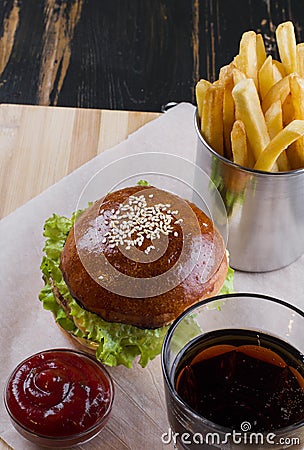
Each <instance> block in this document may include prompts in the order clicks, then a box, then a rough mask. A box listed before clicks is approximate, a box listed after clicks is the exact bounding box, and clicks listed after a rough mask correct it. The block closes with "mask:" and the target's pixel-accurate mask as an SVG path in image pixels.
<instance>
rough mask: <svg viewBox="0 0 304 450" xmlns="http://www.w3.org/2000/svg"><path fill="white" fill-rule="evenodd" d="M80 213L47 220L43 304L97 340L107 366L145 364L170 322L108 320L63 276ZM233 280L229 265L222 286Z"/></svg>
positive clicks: (70, 328) (65, 326)
mask: <svg viewBox="0 0 304 450" xmlns="http://www.w3.org/2000/svg"><path fill="white" fill-rule="evenodd" d="M81 213H82V211H77V212H76V213H74V214H73V215H72V217H71V218H70V219H68V218H66V217H62V216H59V215H57V214H53V216H52V217H50V218H49V219H47V220H46V222H45V225H44V233H43V234H44V236H45V238H46V242H45V246H44V248H43V250H44V253H45V255H44V256H43V259H42V262H41V266H40V268H41V271H42V274H43V279H44V282H45V286H44V287H43V288H42V290H41V291H40V293H39V299H40V300H41V302H42V304H43V307H44V308H45V309H47V310H49V311H51V312H52V313H53V314H54V317H55V320H56V322H57V323H58V324H59V325H60V326H61V327H62V328H63V329H64V330H66V331H68V332H69V333H71V334H74V335H75V336H77V337H79V338H84V339H88V340H90V341H91V342H95V343H96V358H97V359H98V360H100V361H102V362H103V363H104V364H107V365H108V366H117V365H119V364H124V365H125V366H126V367H132V364H133V361H134V359H135V358H137V357H138V358H139V364H140V365H141V366H142V367H145V366H146V365H147V364H148V362H149V361H150V360H152V359H153V358H155V357H156V356H157V355H158V354H159V353H160V352H161V348H162V343H163V340H164V337H165V334H166V332H167V330H168V328H169V326H165V327H161V328H157V329H154V330H148V329H141V328H138V327H135V326H133V325H126V324H121V323H112V322H107V321H105V320H103V319H102V318H101V317H100V316H98V315H96V314H94V313H91V312H89V311H86V310H84V309H83V308H81V307H80V306H79V305H78V303H77V302H76V301H75V300H74V299H73V297H72V296H71V294H70V292H69V289H68V287H67V285H66V283H65V281H64V279H63V276H62V273H61V270H60V268H59V263H60V254H61V252H62V250H63V247H64V244H65V241H66V238H67V236H68V233H69V231H70V229H71V228H72V226H73V225H74V223H75V220H76V219H77V218H78V217H79V215H80V214H81ZM51 280H52V283H53V286H54V287H55V288H56V289H58V291H59V293H60V295H61V296H62V297H63V299H64V301H65V302H66V303H67V304H68V307H69V311H68V312H66V311H65V310H64V309H63V308H62V306H60V305H59V304H58V303H57V301H56V298H55V296H54V294H53V287H52V285H51ZM232 283H233V271H232V269H230V271H229V272H228V276H227V280H226V282H225V285H224V287H223V289H225V290H224V292H225V293H227V292H228V290H229V289H232V290H233V286H232ZM189 326H190V327H192V326H193V324H192V323H190V325H189ZM189 331H190V330H189Z"/></svg>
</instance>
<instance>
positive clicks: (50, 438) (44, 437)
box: [3, 347, 115, 445]
mask: <svg viewBox="0 0 304 450" xmlns="http://www.w3.org/2000/svg"><path fill="white" fill-rule="evenodd" d="M52 352H60V353H73V354H76V355H79V356H81V357H84V358H87V359H89V360H90V361H92V362H93V363H94V364H95V365H96V366H98V367H99V369H100V370H101V371H102V373H103V374H104V375H105V377H106V379H107V382H108V383H109V387H110V402H109V405H108V408H107V410H106V412H105V414H104V415H103V416H102V417H101V418H100V419H99V420H98V422H96V423H95V424H93V425H91V426H90V427H89V428H87V429H86V430H84V431H81V432H80V433H75V434H71V435H69V436H48V435H46V434H40V433H37V432H34V431H31V430H29V429H28V428H27V427H26V426H24V425H23V424H22V423H21V422H19V421H18V420H17V419H16V418H15V417H14V415H13V413H12V412H11V410H10V407H9V406H8V403H7V389H8V385H9V382H10V380H11V378H12V376H13V375H14V374H15V372H16V371H17V369H18V368H19V367H21V365H22V364H24V363H25V362H27V361H28V360H29V359H31V358H33V357H35V356H38V355H41V354H45V353H52ZM114 395H115V393H114V383H113V380H112V377H111V375H110V374H109V372H108V371H107V369H106V368H105V367H104V366H103V365H102V364H100V363H99V361H97V360H96V359H95V358H94V357H93V356H92V355H89V354H87V353H84V352H82V351H80V350H75V349H72V348H64V347H58V348H56V347H55V348H49V349H46V350H40V351H38V352H36V353H33V354H32V355H29V356H27V357H26V358H24V359H23V360H22V361H20V362H19V363H18V364H17V365H16V366H15V367H14V368H13V370H12V371H11V372H10V374H9V376H8V378H7V380H6V382H5V385H4V395H3V399H4V405H5V409H6V411H7V413H8V415H9V417H10V418H11V420H12V421H13V422H14V423H16V425H18V427H20V428H21V429H22V430H24V431H25V432H26V433H27V434H29V435H32V436H35V437H37V438H40V439H42V440H45V441H50V442H61V443H63V444H64V442H68V441H70V440H71V439H77V438H79V439H81V438H83V437H85V436H86V435H87V434H89V433H91V432H92V431H94V430H95V429H98V428H99V427H100V426H102V425H103V424H104V422H106V420H107V419H108V417H109V415H110V413H111V410H112V406H113V402H114ZM74 445H76V444H74Z"/></svg>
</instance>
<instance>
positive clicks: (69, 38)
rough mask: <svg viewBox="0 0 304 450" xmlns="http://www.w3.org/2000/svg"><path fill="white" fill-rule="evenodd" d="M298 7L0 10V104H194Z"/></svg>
mask: <svg viewBox="0 0 304 450" xmlns="http://www.w3.org/2000/svg"><path fill="white" fill-rule="evenodd" d="M289 19H291V20H293V22H294V25H295V28H296V33H297V39H298V41H302V40H303V39H304V34H303V24H304V8H303V2H302V1H299V0H183V1H178V2H177V1H176V0H153V1H149V0H111V1H108V0H65V1H64V0H41V1H39V2H37V0H0V102H5V103H25V104H34V105H58V106H71V107H85V108H110V109H120V110H137V111H160V110H161V107H162V105H164V104H166V103H168V102H170V101H176V102H179V101H189V102H192V103H194V102H195V96H194V87H195V84H196V82H197V80H198V79H199V78H200V77H203V78H207V79H209V80H211V81H213V80H214V79H215V78H216V77H217V75H218V71H219V68H220V67H221V66H222V65H223V64H227V63H228V62H230V61H231V60H232V58H233V57H234V56H235V54H236V53H237V51H238V44H239V40H240V37H241V34H242V33H243V32H244V31H246V30H249V29H253V30H255V31H259V32H261V33H262V34H263V35H264V38H265V40H266V43H267V46H268V48H269V50H270V51H271V52H272V53H273V54H274V55H276V51H277V50H276V46H275V44H274V32H275V28H276V26H277V25H278V24H279V23H280V22H282V21H285V20H289Z"/></svg>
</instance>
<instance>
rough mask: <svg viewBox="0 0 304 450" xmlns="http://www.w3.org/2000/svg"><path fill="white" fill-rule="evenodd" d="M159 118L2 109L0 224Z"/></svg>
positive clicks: (137, 114)
mask: <svg viewBox="0 0 304 450" xmlns="http://www.w3.org/2000/svg"><path fill="white" fill-rule="evenodd" d="M158 116H159V114H157V113H142V112H128V111H110V110H97V109H95V110H94V109H76V108H57V107H44V106H25V105H5V104H3V105H0V218H1V217H4V216H6V215H7V214H9V213H10V212H12V211H14V210H15V209H16V208H17V207H18V206H21V205H22V204H24V203H25V202H27V201H28V200H30V199H31V198H33V197H35V196H36V195H38V194H39V193H40V192H42V191H44V190H45V189H46V188H47V187H49V186H51V185H52V184H54V183H56V182H57V181H59V180H60V179H61V178H63V177H64V176H65V175H67V174H68V173H70V172H72V171H73V170H74V169H76V168H77V167H79V166H81V165H82V164H84V163H85V162H87V161H88V160H89V159H91V158H93V157H94V156H96V155H97V154H99V153H101V152H103V151H104V150H105V149H107V148H110V147H112V146H114V145H115V144H118V143H119V142H121V141H122V140H124V139H126V138H127V136H128V135H129V134H130V133H132V132H133V131H135V130H137V129H138V128H139V127H141V126H142V125H144V124H145V123H147V122H149V121H150V120H153V119H155V118H156V117H158Z"/></svg>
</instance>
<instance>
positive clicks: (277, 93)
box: [262, 77, 290, 112]
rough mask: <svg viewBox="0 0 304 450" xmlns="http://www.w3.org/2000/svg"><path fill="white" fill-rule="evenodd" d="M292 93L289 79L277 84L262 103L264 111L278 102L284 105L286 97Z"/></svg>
mask: <svg viewBox="0 0 304 450" xmlns="http://www.w3.org/2000/svg"><path fill="white" fill-rule="evenodd" d="M289 93H290V85H289V77H285V78H282V79H281V80H280V81H278V82H277V83H276V84H274V85H273V86H272V87H271V89H270V90H269V91H268V93H267V94H266V97H265V98H264V99H263V101H262V109H263V111H264V112H266V111H267V109H268V108H269V107H270V106H271V105H272V103H275V102H276V101H277V100H280V101H281V104H283V103H284V101H285V100H286V97H287V96H288V94H289Z"/></svg>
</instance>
